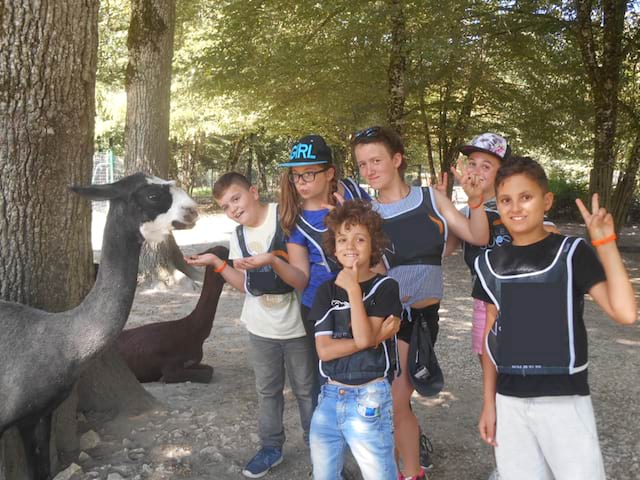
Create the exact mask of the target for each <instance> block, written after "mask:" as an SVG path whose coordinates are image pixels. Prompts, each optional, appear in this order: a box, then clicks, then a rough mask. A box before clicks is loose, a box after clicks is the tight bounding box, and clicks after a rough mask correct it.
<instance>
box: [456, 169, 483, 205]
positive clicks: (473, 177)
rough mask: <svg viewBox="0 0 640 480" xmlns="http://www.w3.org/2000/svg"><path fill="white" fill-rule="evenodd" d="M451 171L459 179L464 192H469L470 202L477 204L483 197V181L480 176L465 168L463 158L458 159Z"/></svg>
mask: <svg viewBox="0 0 640 480" xmlns="http://www.w3.org/2000/svg"><path fill="white" fill-rule="evenodd" d="M460 172H462V173H460ZM451 173H453V176H454V177H455V179H456V180H457V181H458V183H459V184H460V186H461V187H462V189H463V190H464V193H466V194H467V197H468V199H469V200H468V202H469V203H470V204H477V203H479V202H480V201H482V200H483V198H482V188H483V186H482V182H481V181H480V176H479V175H477V174H475V173H473V172H472V171H470V170H467V169H465V168H464V165H463V164H462V160H458V163H457V165H456V167H451Z"/></svg>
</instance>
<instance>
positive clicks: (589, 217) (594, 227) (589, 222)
mask: <svg viewBox="0 0 640 480" xmlns="http://www.w3.org/2000/svg"><path fill="white" fill-rule="evenodd" d="M576 205H577V206H578V210H580V214H581V215H582V218H583V219H584V224H585V226H586V227H587V231H588V232H589V236H590V237H591V240H592V241H593V240H601V239H603V238H606V237H609V236H611V235H613V234H615V231H616V230H615V227H614V225H613V217H612V216H611V214H610V213H609V212H607V209H606V208H604V207H600V199H599V197H598V194H597V193H594V194H593V197H591V212H589V210H587V207H585V205H584V203H582V200H580V199H579V198H578V199H576Z"/></svg>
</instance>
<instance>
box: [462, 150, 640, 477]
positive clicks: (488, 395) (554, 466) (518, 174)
mask: <svg viewBox="0 0 640 480" xmlns="http://www.w3.org/2000/svg"><path fill="white" fill-rule="evenodd" d="M496 191H497V204H498V211H499V212H500V216H501V218H502V221H503V222H504V224H505V226H506V227H507V228H508V230H509V232H510V233H511V236H512V240H513V241H512V244H511V245H505V246H503V247H501V248H499V249H495V250H490V251H487V252H485V253H484V254H482V255H480V256H479V257H478V258H477V259H476V262H475V269H476V274H477V275H478V279H477V281H476V284H475V287H474V297H475V298H478V299H480V300H483V301H485V302H487V303H488V304H489V305H488V307H487V327H486V330H485V345H484V346H485V350H484V353H486V355H483V362H484V368H483V384H484V399H483V407H482V414H481V416H480V421H479V425H478V428H479V430H480V436H481V437H482V439H483V440H484V441H485V442H487V443H488V444H490V445H492V446H494V447H495V455H496V462H497V465H498V472H499V474H500V478H501V479H502V480H511V479H514V480H516V479H517V480H527V479H532V480H533V479H535V480H545V479H554V478H555V479H558V480H561V479H577V478H580V479H604V478H605V473H604V466H603V462H602V455H601V453H600V447H599V444H598V438H597V432H596V426H595V419H594V415H593V409H592V406H591V397H590V396H589V385H588V382H587V365H588V359H587V335H586V328H585V325H584V321H583V318H582V314H583V306H584V305H583V303H584V298H583V297H584V294H585V293H589V294H590V295H591V297H592V298H593V299H594V300H595V301H596V303H598V305H600V307H601V308H602V309H603V310H604V311H605V312H606V313H607V314H608V315H609V316H610V317H611V318H613V319H614V320H615V321H616V322H618V323H620V324H631V323H633V322H635V320H636V315H637V313H636V303H635V297H634V293H633V288H632V286H631V282H630V281H629V277H628V275H627V272H626V271H625V268H624V265H623V263H622V259H621V258H620V253H619V252H618V249H617V246H616V244H615V239H616V236H615V230H614V226H613V219H612V217H611V215H610V214H608V213H607V212H606V210H605V209H604V208H599V205H598V197H597V195H594V196H593V199H592V212H589V211H588V210H587V209H586V208H585V206H584V205H583V204H582V202H581V201H580V200H577V201H576V203H577V205H578V208H579V209H580V212H581V213H582V216H583V218H584V220H585V224H586V226H587V229H588V231H589V235H590V237H591V239H592V244H593V245H594V246H595V247H596V248H597V253H598V255H597V256H596V255H595V253H594V251H593V250H592V249H591V248H589V247H588V245H586V243H585V242H584V241H583V240H582V239H581V238H571V237H565V236H563V235H557V234H553V233H549V232H547V231H546V230H545V229H544V226H543V219H544V214H545V212H546V211H548V210H549V209H550V208H551V205H552V203H553V194H552V193H551V192H549V191H548V186H547V178H546V175H545V173H544V170H543V169H542V167H541V166H540V165H539V164H538V163H537V162H535V161H534V160H532V159H530V158H528V157H518V158H513V159H512V160H511V161H510V162H508V163H506V164H505V165H503V166H502V167H501V168H500V170H499V171H498V173H497V175H496ZM598 257H599V260H598ZM603 267H604V268H603Z"/></svg>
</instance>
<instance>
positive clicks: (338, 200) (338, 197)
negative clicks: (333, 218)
mask: <svg viewBox="0 0 640 480" xmlns="http://www.w3.org/2000/svg"><path fill="white" fill-rule="evenodd" d="M333 198H335V199H336V205H343V204H344V202H345V200H344V197H343V196H342V195H340V194H339V193H338V192H335V193H334V194H333ZM336 205H331V204H330V203H321V204H320V207H322V208H326V209H327V210H329V211H331V210H333V209H334V208H336Z"/></svg>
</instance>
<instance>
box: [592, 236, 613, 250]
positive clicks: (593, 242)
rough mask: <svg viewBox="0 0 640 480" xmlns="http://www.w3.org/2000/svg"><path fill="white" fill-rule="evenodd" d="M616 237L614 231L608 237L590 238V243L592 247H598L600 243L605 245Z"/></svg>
mask: <svg viewBox="0 0 640 480" xmlns="http://www.w3.org/2000/svg"><path fill="white" fill-rule="evenodd" d="M617 238H618V236H617V235H616V234H615V233H613V234H611V235H609V236H608V237H604V238H599V239H598V240H591V245H593V246H594V247H599V246H600V245H605V244H607V243H611V242H615V241H616V239H617Z"/></svg>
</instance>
